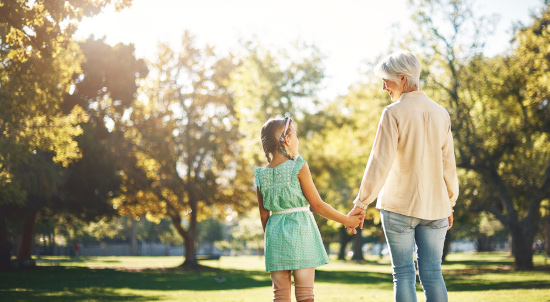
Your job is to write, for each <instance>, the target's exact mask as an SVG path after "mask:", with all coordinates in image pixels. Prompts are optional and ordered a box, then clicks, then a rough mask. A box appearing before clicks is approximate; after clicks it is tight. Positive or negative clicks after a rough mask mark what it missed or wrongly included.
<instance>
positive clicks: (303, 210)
mask: <svg viewBox="0 0 550 302" xmlns="http://www.w3.org/2000/svg"><path fill="white" fill-rule="evenodd" d="M305 211H309V206H305V207H299V208H290V209H286V210H282V211H272V212H271V213H272V214H288V213H294V212H305Z"/></svg>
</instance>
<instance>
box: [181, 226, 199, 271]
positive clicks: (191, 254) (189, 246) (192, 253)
mask: <svg viewBox="0 0 550 302" xmlns="http://www.w3.org/2000/svg"><path fill="white" fill-rule="evenodd" d="M191 237H193V238H191ZM184 245H185V261H184V262H183V264H182V265H181V266H182V267H183V268H186V269H196V268H198V267H199V263H198V262H197V247H196V246H195V238H194V236H193V235H192V234H190V233H188V236H187V238H185V240H184Z"/></svg>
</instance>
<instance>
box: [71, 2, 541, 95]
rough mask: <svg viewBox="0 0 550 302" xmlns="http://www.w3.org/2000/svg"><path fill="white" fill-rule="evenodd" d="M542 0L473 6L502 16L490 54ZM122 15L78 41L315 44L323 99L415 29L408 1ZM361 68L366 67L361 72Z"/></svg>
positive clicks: (167, 6) (154, 6) (146, 48)
mask: <svg viewBox="0 0 550 302" xmlns="http://www.w3.org/2000/svg"><path fill="white" fill-rule="evenodd" d="M542 2H543V1H542V0H478V2H477V6H478V7H479V8H480V11H479V13H481V14H483V15H492V14H498V15H500V21H499V23H498V25H497V31H496V32H495V35H494V36H493V37H491V38H490V39H489V41H488V44H487V48H486V49H487V54H488V55H492V54H496V53H499V52H501V51H503V50H504V49H506V47H507V45H508V41H509V40H510V38H511V34H512V30H511V28H512V22H515V21H523V22H529V20H530V17H529V16H530V13H531V11H532V10H533V9H536V8H538V7H540V6H541V5H542ZM133 3H134V4H133V5H132V6H131V7H130V8H129V9H125V10H123V11H122V12H119V13H117V12H115V11H114V9H112V8H107V9H105V11H104V12H103V13H101V14H100V15H97V16H95V17H93V18H86V19H84V20H83V21H82V23H81V24H80V27H79V30H78V32H77V34H76V37H77V38H86V37H88V36H89V35H91V34H93V35H94V36H96V37H103V36H105V37H106V38H107V42H108V43H109V44H113V45H114V44H116V43H119V42H122V43H125V44H129V43H133V44H134V45H135V47H136V56H137V57H139V58H152V57H153V56H154V55H155V52H156V49H157V42H159V41H163V42H169V43H171V44H172V45H173V46H177V45H178V44H179V43H180V39H181V36H182V34H183V31H184V30H189V31H190V32H191V33H192V34H194V35H195V36H196V38H197V41H198V43H200V44H206V43H208V44H210V45H213V46H214V47H215V48H216V49H217V50H218V51H219V52H221V53H224V52H227V51H229V50H232V49H236V48H237V47H238V42H239V39H247V38H251V37H253V36H254V35H255V36H256V37H258V39H259V40H260V42H261V43H263V44H264V45H266V46H273V47H276V48H281V47H285V46H287V44H288V43H289V42H292V41H295V40H297V39H300V40H303V41H306V42H313V43H315V44H316V45H317V46H318V47H319V48H320V49H321V51H322V53H323V54H324V55H325V56H326V57H327V58H326V60H325V71H326V75H327V79H326V80H325V82H324V84H323V85H324V86H325V89H323V90H322V91H321V92H320V93H319V96H320V97H321V98H322V99H328V98H333V97H334V96H336V95H338V94H345V93H346V91H347V88H348V87H349V85H351V84H352V83H353V82H355V81H357V80H358V79H359V78H360V73H361V70H362V69H361V67H362V66H363V62H365V61H372V60H374V59H375V58H376V57H377V56H378V55H380V54H385V53H386V51H387V50H388V46H389V44H390V41H391V40H392V37H394V36H395V34H396V28H400V30H401V33H403V32H406V31H407V30H408V29H409V28H413V27H414V25H413V24H412V22H411V21H410V12H409V11H408V10H407V0H384V1H374V0H341V1H326V0H279V1H261V0H201V1H197V0H193V1H189V0H134V2H133ZM363 69H364V68H363Z"/></svg>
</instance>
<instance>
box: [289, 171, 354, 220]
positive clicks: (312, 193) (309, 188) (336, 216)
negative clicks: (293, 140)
mask: <svg viewBox="0 0 550 302" xmlns="http://www.w3.org/2000/svg"><path fill="white" fill-rule="evenodd" d="M298 180H299V181H300V184H301V185H302V192H303V193H304V196H305V197H306V199H307V201H308V202H309V204H310V205H311V208H312V209H313V211H315V212H316V213H318V214H319V215H321V216H323V217H326V218H328V219H332V220H334V221H337V222H339V223H341V224H343V225H345V226H347V227H352V228H356V227H357V226H358V225H359V223H360V222H361V221H362V220H363V219H364V218H363V217H362V216H360V215H356V216H352V217H348V216H346V215H344V214H342V213H340V212H338V211H336V210H335V209H334V208H333V207H331V206H330V205H329V204H328V203H326V202H324V201H323V200H322V199H321V196H320V195H319V192H318V191H317V188H315V184H314V183H313V179H312V178H311V171H309V166H308V165H307V163H306V164H305V165H304V166H303V167H302V169H300V172H299V173H298Z"/></svg>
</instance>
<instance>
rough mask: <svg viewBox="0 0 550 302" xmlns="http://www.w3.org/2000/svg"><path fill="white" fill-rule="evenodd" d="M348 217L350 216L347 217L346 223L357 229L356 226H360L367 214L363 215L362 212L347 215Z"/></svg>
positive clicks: (348, 226) (349, 226)
mask: <svg viewBox="0 0 550 302" xmlns="http://www.w3.org/2000/svg"><path fill="white" fill-rule="evenodd" d="M347 217H348V219H347V220H348V221H347V222H346V223H345V224H344V225H345V226H346V227H347V228H352V229H355V228H356V227H358V226H359V225H360V224H361V223H362V222H363V220H364V219H365V215H363V214H361V213H358V214H355V215H351V216H347Z"/></svg>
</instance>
